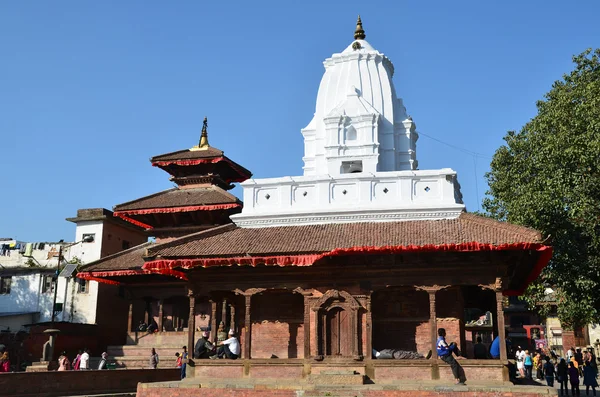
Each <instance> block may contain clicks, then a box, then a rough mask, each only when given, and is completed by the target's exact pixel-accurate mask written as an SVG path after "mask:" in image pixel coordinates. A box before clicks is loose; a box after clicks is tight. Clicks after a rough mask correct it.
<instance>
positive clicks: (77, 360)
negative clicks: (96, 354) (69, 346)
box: [73, 350, 83, 371]
mask: <svg viewBox="0 0 600 397" xmlns="http://www.w3.org/2000/svg"><path fill="white" fill-rule="evenodd" d="M82 353H83V352H82V351H81V350H79V352H78V353H77V356H75V360H73V369H74V370H75V371H79V364H80V362H81V354H82Z"/></svg>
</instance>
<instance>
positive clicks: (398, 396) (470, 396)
mask: <svg viewBox="0 0 600 397" xmlns="http://www.w3.org/2000/svg"><path fill="white" fill-rule="evenodd" d="M145 386H146V385H140V386H138V391H137V397H164V396H167V395H168V396H169V397H188V396H189V397H192V396H194V397H222V396H223V395H227V396H230V397H296V396H298V395H303V396H305V397H322V396H343V397H346V396H347V397H415V396H419V397H441V396H456V397H496V396H499V395H502V396H503V397H539V396H542V395H546V396H549V395H556V392H554V393H552V394H549V392H548V391H547V390H545V388H543V389H544V390H543V391H542V390H540V391H533V390H532V388H524V389H523V388H518V387H517V388H506V390H505V391H503V392H501V394H500V392H499V391H498V390H486V389H485V387H478V388H473V389H472V390H469V391H458V390H453V388H452V387H447V388H442V389H440V390H436V389H434V388H427V389H421V390H418V389H417V390H373V389H371V390H369V389H367V388H365V389H364V390H348V389H344V390H339V389H338V390H336V389H335V388H331V389H328V388H321V389H319V390H302V391H299V392H298V391H296V390H294V389H280V388H279V389H275V388H268V387H265V385H256V386H255V389H247V388H244V389H241V388H240V389H232V388H228V389H227V390H226V391H225V389H223V388H204V387H202V388H182V389H178V388H168V389H167V388H156V387H145ZM539 389H542V388H539Z"/></svg>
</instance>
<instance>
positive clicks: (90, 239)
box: [51, 236, 94, 325]
mask: <svg viewBox="0 0 600 397" xmlns="http://www.w3.org/2000/svg"><path fill="white" fill-rule="evenodd" d="M92 241H94V237H92V236H85V237H84V238H83V239H81V240H79V241H77V242H75V243H71V244H67V245H65V246H63V245H62V244H61V245H60V247H58V262H57V263H56V275H55V278H54V299H53V300H52V320H51V322H52V325H54V320H55V318H56V297H57V294H58V274H59V273H60V262H61V260H62V252H63V248H69V247H72V246H74V245H77V244H79V243H90V242H92Z"/></svg>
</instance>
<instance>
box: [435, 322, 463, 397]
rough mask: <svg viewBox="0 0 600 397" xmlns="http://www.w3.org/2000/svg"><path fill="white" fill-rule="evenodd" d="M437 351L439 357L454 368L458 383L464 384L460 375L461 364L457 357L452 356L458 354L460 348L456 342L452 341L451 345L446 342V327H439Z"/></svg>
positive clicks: (453, 373)
mask: <svg viewBox="0 0 600 397" xmlns="http://www.w3.org/2000/svg"><path fill="white" fill-rule="evenodd" d="M437 353H438V357H439V358H440V359H441V360H442V361H444V362H445V363H446V364H448V365H450V368H451V369H452V375H454V379H456V384H457V385H464V384H465V382H464V380H462V379H461V376H460V366H459V365H458V363H457V362H456V359H455V358H454V357H453V356H452V353H455V354H457V355H458V348H457V347H456V344H455V343H451V344H450V345H448V344H447V343H446V330H445V329H444V328H440V329H438V339H437Z"/></svg>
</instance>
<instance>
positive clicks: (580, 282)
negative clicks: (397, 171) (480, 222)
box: [483, 49, 600, 329]
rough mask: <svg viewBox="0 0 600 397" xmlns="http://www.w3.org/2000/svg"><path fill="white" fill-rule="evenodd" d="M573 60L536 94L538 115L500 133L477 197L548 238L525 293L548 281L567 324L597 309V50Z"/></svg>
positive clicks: (500, 215) (493, 211)
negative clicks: (541, 266) (545, 256)
mask: <svg viewBox="0 0 600 397" xmlns="http://www.w3.org/2000/svg"><path fill="white" fill-rule="evenodd" d="M573 62H574V63H575V68H574V70H573V71H571V72H570V73H569V74H565V75H564V76H563V79H562V80H559V81H556V82H555V83H554V84H553V85H552V89H551V90H550V91H549V92H548V93H547V94H546V95H545V96H544V100H541V101H538V103H537V109H538V114H537V115H536V116H535V117H534V118H533V119H532V120H531V121H529V122H528V123H527V124H525V126H524V127H523V128H522V129H521V131H519V132H515V131H509V132H508V133H507V135H506V136H505V137H504V140H505V142H506V143H505V145H503V146H501V147H500V148H499V149H498V150H497V151H496V153H495V154H494V157H493V160H492V163H491V171H490V172H489V173H487V174H486V178H487V180H488V184H489V187H490V189H489V191H488V192H487V193H488V196H487V197H486V198H485V199H484V202H483V208H484V209H485V210H486V211H487V213H488V214H489V215H491V216H493V217H494V218H496V219H500V220H506V221H509V222H512V223H517V224H520V225H525V226H530V227H533V228H535V229H537V230H540V231H541V232H542V233H543V234H544V235H545V236H549V237H550V240H549V241H550V243H551V244H552V246H553V247H554V255H553V258H552V260H551V262H550V264H549V266H548V267H547V268H546V269H545V270H544V272H543V273H542V276H541V278H540V279H538V281H537V282H536V284H534V285H533V286H531V287H530V288H529V290H528V299H529V301H535V300H536V299H539V293H540V291H543V288H541V286H545V285H551V286H552V287H553V288H554V289H555V290H556V292H557V300H558V303H559V304H558V315H559V318H560V320H561V322H562V324H563V327H566V328H571V329H572V328H573V327H579V326H582V325H584V324H587V323H590V322H598V314H599V313H600V293H598V292H599V291H600V49H596V50H595V51H592V50H587V51H585V52H583V53H582V54H580V55H577V56H575V57H573Z"/></svg>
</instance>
